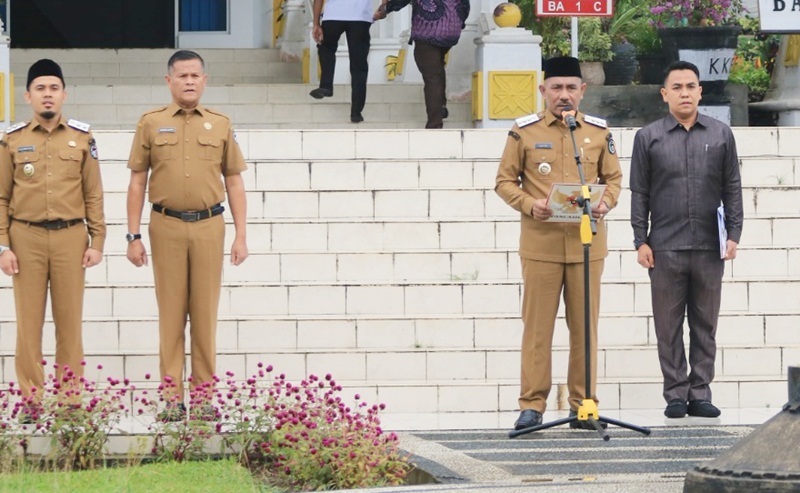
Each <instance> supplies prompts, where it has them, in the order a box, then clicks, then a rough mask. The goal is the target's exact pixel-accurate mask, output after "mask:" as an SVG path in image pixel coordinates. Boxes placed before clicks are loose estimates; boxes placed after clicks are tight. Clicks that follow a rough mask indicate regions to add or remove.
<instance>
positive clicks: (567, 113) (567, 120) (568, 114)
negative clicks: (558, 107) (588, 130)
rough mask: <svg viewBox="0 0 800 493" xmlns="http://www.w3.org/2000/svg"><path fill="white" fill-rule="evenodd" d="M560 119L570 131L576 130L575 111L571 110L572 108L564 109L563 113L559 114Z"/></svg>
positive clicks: (566, 107)
mask: <svg viewBox="0 0 800 493" xmlns="http://www.w3.org/2000/svg"><path fill="white" fill-rule="evenodd" d="M561 118H562V119H563V120H564V124H565V125H566V126H567V127H569V129H570V130H575V129H576V128H578V124H577V123H576V122H575V110H573V109H572V106H565V107H564V111H562V112H561Z"/></svg>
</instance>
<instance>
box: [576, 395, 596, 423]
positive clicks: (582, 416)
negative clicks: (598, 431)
mask: <svg viewBox="0 0 800 493" xmlns="http://www.w3.org/2000/svg"><path fill="white" fill-rule="evenodd" d="M589 418H592V419H593V420H595V421H597V420H598V419H599V418H600V414H599V413H598V412H597V403H596V402H595V401H594V399H584V400H583V401H581V405H580V407H579V408H578V421H588V420H589Z"/></svg>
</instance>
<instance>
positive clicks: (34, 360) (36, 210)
mask: <svg viewBox="0 0 800 493" xmlns="http://www.w3.org/2000/svg"><path fill="white" fill-rule="evenodd" d="M66 99H67V93H66V92H65V90H64V76H63V75H62V73H61V68H60V67H59V66H58V64H57V63H55V62H54V61H52V60H48V59H43V60H39V61H38V62H36V63H34V64H33V65H32V66H31V67H30V70H29V71H28V82H27V92H26V93H25V101H26V102H28V104H30V105H31V107H32V109H33V120H31V121H30V122H24V123H19V124H16V125H13V126H11V127H9V128H8V129H6V133H5V135H4V136H3V138H2V141H0V268H2V271H3V273H5V274H6V275H8V276H12V277H13V284H14V299H15V301H16V312H17V348H16V355H15V366H16V372H17V380H18V381H19V386H20V389H21V390H22V393H23V395H24V396H26V397H31V398H32V399H33V400H34V401H38V400H39V399H41V397H42V394H41V389H42V386H43V384H44V371H43V368H42V327H43V325H44V314H45V306H46V303H47V289H48V285H49V288H50V297H51V300H52V311H53V320H54V322H55V326H56V363H57V364H58V371H57V375H59V378H60V377H61V375H63V373H64V369H65V367H69V368H70V369H71V370H73V371H74V373H75V375H77V376H78V377H80V376H81V375H82V374H83V366H82V365H81V362H82V360H83V341H82V337H81V321H82V314H83V289H84V278H85V269H86V268H87V267H92V266H94V265H97V264H99V263H100V262H101V261H102V259H103V243H104V241H105V236H106V226H105V219H104V215H103V184H102V181H101V179H100V165H99V163H98V162H97V146H96V144H95V140H94V138H92V134H91V133H90V132H89V125H87V124H85V123H82V122H79V121H76V120H68V121H67V120H65V119H64V117H63V116H62V115H61V108H62V106H63V104H64V101H66ZM87 229H88V234H87ZM26 416H27V415H26ZM29 418H30V416H28V417H27V418H24V419H29Z"/></svg>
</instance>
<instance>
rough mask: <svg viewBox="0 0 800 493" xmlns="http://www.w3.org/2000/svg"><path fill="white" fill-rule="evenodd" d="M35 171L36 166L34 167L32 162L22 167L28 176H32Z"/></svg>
mask: <svg viewBox="0 0 800 493" xmlns="http://www.w3.org/2000/svg"><path fill="white" fill-rule="evenodd" d="M35 171H36V168H34V167H33V165H32V164H31V163H27V164H25V166H23V167H22V172H23V173H24V174H25V176H27V177H28V178H30V177H31V176H33V173H34V172H35Z"/></svg>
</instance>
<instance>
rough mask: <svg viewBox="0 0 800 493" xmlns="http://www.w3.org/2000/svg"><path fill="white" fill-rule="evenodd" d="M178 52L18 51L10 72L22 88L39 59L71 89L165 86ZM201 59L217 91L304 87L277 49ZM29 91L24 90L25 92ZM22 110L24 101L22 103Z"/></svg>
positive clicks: (206, 54)
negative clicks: (51, 63)
mask: <svg viewBox="0 0 800 493" xmlns="http://www.w3.org/2000/svg"><path fill="white" fill-rule="evenodd" d="M174 51H175V50H173V49H125V50H114V49H64V50H60V49H48V50H42V49H19V48H14V49H12V50H11V71H12V72H13V73H14V74H15V76H16V77H15V78H16V80H17V86H18V88H19V87H21V86H24V82H25V76H26V74H27V72H28V68H29V67H30V66H31V64H33V63H34V62H35V61H36V60H38V59H40V58H52V59H53V60H55V61H56V62H58V64H59V65H61V69H62V71H63V72H64V79H65V81H66V82H67V84H68V85H69V86H78V87H81V86H83V87H85V86H93V85H94V86H115V85H120V84H124V85H126V86H130V85H143V86H150V85H155V86H159V87H160V86H163V85H164V76H165V75H166V73H167V60H169V57H170V56H171V55H172V53H174ZM200 55H201V56H202V57H203V59H204V61H205V64H206V72H207V73H208V74H209V78H210V82H212V83H213V84H216V85H229V84H273V83H300V82H302V80H303V74H302V65H301V64H300V63H299V62H284V61H281V59H280V50H277V49H208V50H202V51H201V52H200ZM23 89H24V87H23ZM18 104H19V101H18Z"/></svg>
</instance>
